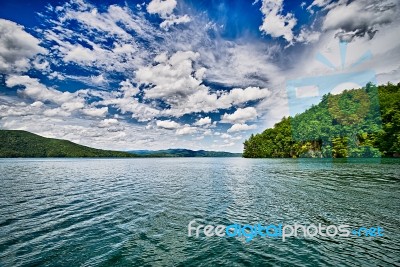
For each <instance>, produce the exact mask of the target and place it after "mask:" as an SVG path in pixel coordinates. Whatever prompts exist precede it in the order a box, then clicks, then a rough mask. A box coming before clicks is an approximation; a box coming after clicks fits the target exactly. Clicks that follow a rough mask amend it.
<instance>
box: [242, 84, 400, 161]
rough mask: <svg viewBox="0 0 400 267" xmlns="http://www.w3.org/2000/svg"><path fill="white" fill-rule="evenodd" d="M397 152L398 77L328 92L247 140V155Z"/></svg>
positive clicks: (399, 116) (394, 154)
mask: <svg viewBox="0 0 400 267" xmlns="http://www.w3.org/2000/svg"><path fill="white" fill-rule="evenodd" d="M380 156H382V157H398V156H400V83H398V84H397V85H395V84H391V83H388V84H387V85H380V86H375V85H373V84H367V85H366V86H365V87H364V88H362V89H356V90H355V89H351V90H345V91H343V92H342V93H341V94H337V95H332V94H327V95H324V96H323V97H322V100H321V102H320V103H319V104H318V105H314V106H312V107H311V108H309V109H308V110H306V111H304V112H303V113H301V114H297V115H295V116H294V117H288V118H283V119H282V120H281V121H280V122H279V123H277V124H275V126H274V127H273V128H270V129H266V130H265V131H264V132H262V133H260V134H256V135H251V137H250V138H249V139H248V140H246V141H245V142H244V152H243V157H247V158H278V157H279V158H289V157H290V158H297V157H333V158H347V157H354V158H358V157H380Z"/></svg>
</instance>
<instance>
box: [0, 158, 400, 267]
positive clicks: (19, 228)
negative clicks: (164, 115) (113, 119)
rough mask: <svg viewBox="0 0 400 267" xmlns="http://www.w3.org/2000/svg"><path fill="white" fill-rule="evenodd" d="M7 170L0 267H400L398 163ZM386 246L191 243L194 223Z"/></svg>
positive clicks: (134, 162) (18, 166) (258, 240)
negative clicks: (301, 231) (323, 233)
mask: <svg viewBox="0 0 400 267" xmlns="http://www.w3.org/2000/svg"><path fill="white" fill-rule="evenodd" d="M386 163H387V164H374V163H360V162H359V163H340V162H337V163H335V164H333V165H331V164H329V162H328V163H327V162H326V161H324V160H308V161H304V162H302V163H301V164H299V162H298V161H296V160H291V159H242V158H176V159H168V158H161V159H153V158H151V159H150V158H149V159H0V185H1V190H0V266H13V267H14V266H216V265H225V266H260V265H263V266H393V265H394V266H396V265H397V266H400V234H399V226H400V215H399V214H400V178H399V176H400V175H399V174H400V162H399V160H388V161H387V162H386ZM193 219H198V220H200V219H202V220H204V222H206V223H207V224H212V225H217V224H224V225H228V224H232V223H240V224H257V223H262V224H271V223H272V224H279V223H283V224H294V223H296V222H297V223H301V224H306V225H307V224H311V223H315V224H318V223H322V224H324V225H330V224H335V225H339V224H348V225H351V226H352V227H362V226H364V227H372V226H379V227H381V228H383V229H384V235H383V236H380V237H365V236H360V237H359V236H351V237H334V238H331V237H314V238H303V237H297V238H296V237H291V238H287V240H286V241H284V242H283V241H282V239H280V238H270V237H259V236H258V237H255V238H254V239H253V240H252V241H250V242H246V240H245V239H244V238H243V237H217V236H213V237H206V236H204V235H200V237H199V238H196V237H195V236H191V237H188V223H189V222H190V221H191V220H193Z"/></svg>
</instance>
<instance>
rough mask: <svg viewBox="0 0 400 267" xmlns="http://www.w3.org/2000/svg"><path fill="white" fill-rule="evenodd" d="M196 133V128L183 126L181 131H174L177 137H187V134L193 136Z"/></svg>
mask: <svg viewBox="0 0 400 267" xmlns="http://www.w3.org/2000/svg"><path fill="white" fill-rule="evenodd" d="M194 133H197V128H196V127H191V126H188V125H186V126H184V127H182V128H181V129H177V130H176V134H177V135H188V134H194Z"/></svg>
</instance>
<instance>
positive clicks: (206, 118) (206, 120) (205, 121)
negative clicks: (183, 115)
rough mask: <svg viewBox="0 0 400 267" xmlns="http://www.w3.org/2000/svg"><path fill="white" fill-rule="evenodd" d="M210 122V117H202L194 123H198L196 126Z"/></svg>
mask: <svg viewBox="0 0 400 267" xmlns="http://www.w3.org/2000/svg"><path fill="white" fill-rule="evenodd" d="M209 124H211V118H210V117H205V118H201V119H199V120H198V121H196V122H195V123H194V125H196V126H204V125H209Z"/></svg>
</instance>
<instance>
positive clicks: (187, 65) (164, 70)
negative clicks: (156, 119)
mask: <svg viewBox="0 0 400 267" xmlns="http://www.w3.org/2000/svg"><path fill="white" fill-rule="evenodd" d="M199 57H200V54H199V53H195V52H192V51H185V52H183V51H178V52H176V53H174V54H173V55H172V56H170V57H168V55H166V54H165V53H161V54H159V55H158V56H156V57H155V63H156V64H153V65H150V66H146V67H142V68H139V70H138V71H137V72H136V78H135V81H136V82H137V83H138V84H141V85H144V86H145V89H144V90H143V91H144V97H145V98H146V99H162V100H163V101H164V102H165V103H167V104H168V105H169V107H170V108H169V109H163V110H162V111H160V115H169V116H175V117H180V116H182V115H184V114H190V113H195V112H212V111H216V110H219V109H228V108H230V107H232V106H236V105H240V104H244V103H246V102H249V101H256V100H260V99H264V98H266V97H268V96H269V95H270V91H269V90H268V89H266V88H259V87H248V88H245V89H241V88H234V89H233V90H230V91H220V92H212V91H211V88H209V87H207V86H205V85H204V84H203V77H205V75H206V71H207V70H206V68H204V67H201V66H197V62H196V60H197V59H198V58H199Z"/></svg>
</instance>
